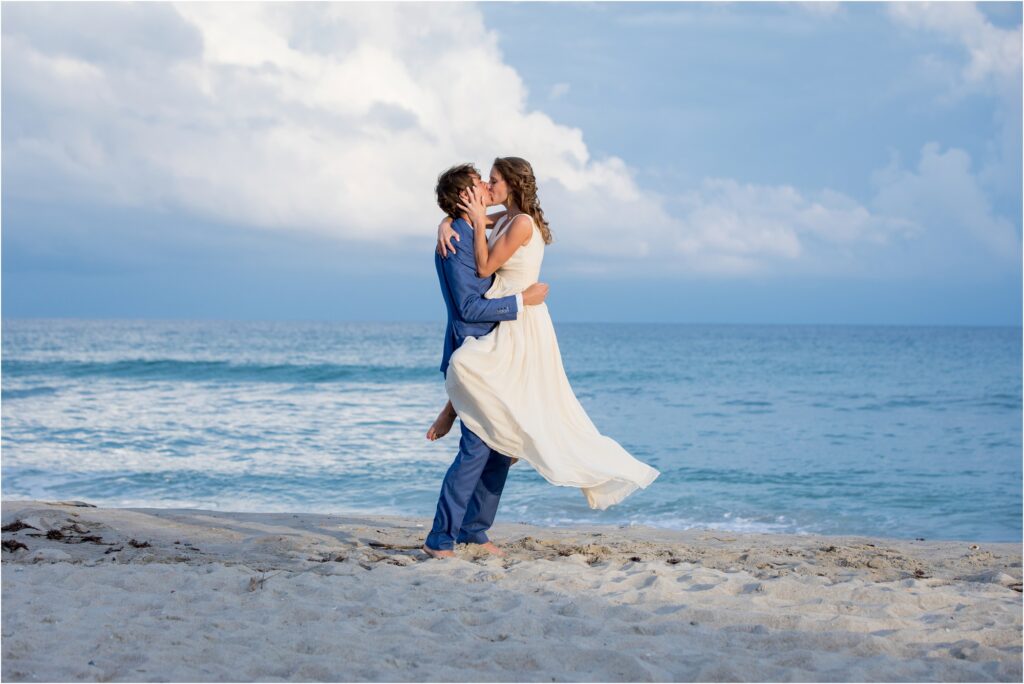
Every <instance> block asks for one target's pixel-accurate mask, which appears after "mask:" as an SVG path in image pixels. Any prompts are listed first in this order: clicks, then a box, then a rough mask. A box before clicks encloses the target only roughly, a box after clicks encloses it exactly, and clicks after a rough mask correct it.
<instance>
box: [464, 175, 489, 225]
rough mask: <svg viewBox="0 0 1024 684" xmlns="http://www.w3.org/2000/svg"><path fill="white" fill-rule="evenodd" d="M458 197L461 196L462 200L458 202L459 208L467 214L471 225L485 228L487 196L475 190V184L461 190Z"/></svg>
mask: <svg viewBox="0 0 1024 684" xmlns="http://www.w3.org/2000/svg"><path fill="white" fill-rule="evenodd" d="M459 197H461V198H462V202H460V203H459V209H462V210H463V211H464V212H466V213H467V214H468V215H469V220H470V221H471V222H472V223H473V227H474V228H476V229H477V230H486V229H487V198H486V197H484V195H483V194H482V193H479V192H477V189H476V187H475V186H470V187H469V188H467V189H466V190H463V191H462V192H461V193H459Z"/></svg>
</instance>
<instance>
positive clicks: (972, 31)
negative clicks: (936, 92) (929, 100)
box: [886, 2, 1024, 197]
mask: <svg viewBox="0 0 1024 684" xmlns="http://www.w3.org/2000/svg"><path fill="white" fill-rule="evenodd" d="M886 9H887V11H888V14H889V16H890V17H891V18H892V19H893V20H894V21H895V22H897V23H898V24H900V25H904V26H908V27H910V28H914V29H917V30H921V31H927V32H930V33H933V34H935V35H937V36H939V37H941V38H942V39H943V40H944V41H946V42H947V43H949V44H951V45H955V46H957V47H958V48H960V49H961V50H962V53H963V56H964V57H965V59H964V60H963V61H962V62H949V61H945V60H942V59H940V58H939V57H937V56H936V55H926V56H925V57H924V60H925V64H926V65H927V66H928V67H929V68H930V69H931V71H932V72H933V73H934V74H935V75H936V76H938V77H939V78H941V79H944V80H945V82H946V83H947V84H948V86H947V90H946V92H944V93H942V94H941V95H940V98H939V101H940V102H953V103H955V102H957V101H959V100H961V99H963V98H966V97H970V96H972V95H976V94H979V93H980V94H983V95H988V96H992V97H994V98H995V99H996V102H997V107H996V109H995V112H994V115H993V116H994V121H993V123H994V124H995V130H996V131H997V133H996V135H995V137H994V138H993V139H992V140H991V141H990V142H989V144H988V150H987V154H986V157H985V159H983V161H982V165H981V168H980V169H979V171H978V174H977V176H978V179H979V181H980V182H981V183H982V184H983V185H984V186H985V187H987V188H989V189H990V190H991V191H993V192H997V193H1005V194H1006V195H1007V196H1009V197H1016V196H1017V194H1018V193H1019V192H1020V187H1021V169H1020V167H1021V157H1020V150H1021V116H1022V110H1021V101H1022V99H1021V95H1022V93H1021V71H1022V40H1024V34H1022V28H1021V26H1017V27H1015V28H1000V27H998V26H995V25H994V24H992V22H990V21H989V20H988V18H987V17H985V15H984V14H982V12H981V11H980V10H979V9H978V8H977V7H976V6H975V4H974V3H969V2H909V3H891V4H887V5H886Z"/></svg>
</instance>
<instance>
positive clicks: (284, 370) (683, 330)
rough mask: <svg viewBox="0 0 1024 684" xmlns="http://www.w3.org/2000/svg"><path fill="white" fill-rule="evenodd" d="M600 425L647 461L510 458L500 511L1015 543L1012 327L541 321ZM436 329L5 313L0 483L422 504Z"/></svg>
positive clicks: (145, 501)
mask: <svg viewBox="0 0 1024 684" xmlns="http://www.w3.org/2000/svg"><path fill="white" fill-rule="evenodd" d="M556 330H557V333H558V337H559V344H560V346H561V350H562V354H563V359H564V362H565V367H566V372H567V373H568V375H569V380H570V382H571V383H572V386H573V388H574V390H575V391H576V393H577V396H578V397H579V399H580V401H581V403H582V404H583V406H584V408H586V410H587V411H588V413H589V414H590V417H591V418H592V419H593V421H594V423H595V424H596V425H597V426H598V427H599V428H600V429H601V431H602V432H603V433H605V434H607V435H609V436H610V437H613V438H614V439H616V440H618V441H619V442H620V443H621V444H622V445H623V446H624V447H626V448H627V449H628V450H629V451H630V452H631V453H633V454H634V455H635V456H637V457H638V458H640V459H641V460H643V461H645V462H647V463H650V464H651V465H653V466H654V467H656V468H658V469H659V470H660V471H661V472H662V475H661V476H660V477H659V478H658V479H657V480H656V481H655V482H654V483H653V484H652V485H651V486H650V487H649V488H648V489H646V490H643V491H639V492H637V493H635V494H633V495H632V496H631V497H630V498H628V499H627V500H626V501H624V502H623V503H621V504H619V505H617V506H613V507H612V508H609V509H608V510H606V511H593V510H591V509H589V508H588V507H587V505H586V501H585V499H584V496H583V494H582V493H581V492H580V491H579V490H577V489H574V488H568V487H555V486H552V485H550V484H548V483H547V482H546V481H545V480H543V478H541V477H540V476H539V475H538V474H537V473H536V472H534V471H533V470H532V469H531V468H530V466H529V465H528V464H527V463H526V462H524V461H520V463H518V464H516V465H514V466H513V467H512V469H511V470H510V472H509V478H508V482H507V484H506V487H505V490H504V494H503V496H502V500H501V506H500V508H499V511H498V520H504V521H523V522H529V523H534V524H541V525H579V524H586V523H602V524H615V523H618V524H627V525H628V524H644V525H653V526H660V527H667V528H690V527H710V528H718V529H726V530H736V531H756V532H786V533H821V534H864V535H879V536H889V537H899V538H915V537H924V538H927V539H971V540H979V541H1019V540H1020V537H1021V514H1022V510H1021V489H1022V480H1021V424H1022V423H1021V419H1022V414H1021V330H1020V328H1013V327H1011V328H992V327H916V326H915V327H893V326H879V327H872V326H833V325H829V326H809V325H794V326H785V325H775V326H765V325H669V324H651V325H634V324H557V323H556ZM442 332H443V326H442V324H440V323H437V324H421V323H395V324H353V323H326V322H235V321H219V322H218V321H150V320H117V321H101V320H74V319H65V320H38V319H31V320H5V321H3V325H2V339H3V346H2V381H0V384H2V399H0V413H2V439H0V449H2V452H0V455H2V494H3V496H4V497H8V498H28V497H31V498H40V499H82V500H86V501H89V502H91V503H94V504H97V505H105V506H155V507H182V506H190V507H203V508H214V509H223V510H248V511H308V512H318V513H340V512H354V513H359V514H372V513H386V514H396V515H407V516H417V517H419V518H421V519H422V520H423V521H424V523H425V524H426V525H427V527H429V523H430V520H431V519H432V517H433V513H434V507H435V504H436V502H437V495H438V491H439V488H440V485H441V480H442V478H443V476H444V474H445V471H446V470H447V468H448V466H449V464H450V463H451V461H452V459H453V457H454V455H455V453H456V451H457V448H458V426H456V428H455V429H454V430H453V431H452V433H451V434H450V435H449V436H448V437H446V438H444V439H443V440H440V441H438V442H433V443H432V442H428V441H427V440H426V438H425V432H426V430H427V428H428V427H429V425H430V424H431V422H432V421H433V419H434V417H435V416H436V414H437V412H438V411H439V410H440V409H441V407H442V406H443V404H444V402H445V395H444V386H443V383H442V376H441V374H440V372H439V371H438V366H439V361H440V354H441V341H442Z"/></svg>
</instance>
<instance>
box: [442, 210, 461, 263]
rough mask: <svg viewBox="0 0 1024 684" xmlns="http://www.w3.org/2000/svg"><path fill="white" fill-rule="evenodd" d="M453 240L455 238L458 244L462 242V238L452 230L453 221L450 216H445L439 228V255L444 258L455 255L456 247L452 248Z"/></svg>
mask: <svg viewBox="0 0 1024 684" xmlns="http://www.w3.org/2000/svg"><path fill="white" fill-rule="evenodd" d="M452 238H455V241H456V242H460V241H461V240H462V238H460V237H459V234H458V233H456V232H455V231H454V230H452V219H451V217H449V216H445V217H444V220H443V221H441V224H440V225H439V226H438V227H437V253H438V254H440V255H441V256H442V257H446V256H448V255H449V254H455V247H453V246H452Z"/></svg>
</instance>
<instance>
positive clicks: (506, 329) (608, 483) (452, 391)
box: [427, 157, 660, 510]
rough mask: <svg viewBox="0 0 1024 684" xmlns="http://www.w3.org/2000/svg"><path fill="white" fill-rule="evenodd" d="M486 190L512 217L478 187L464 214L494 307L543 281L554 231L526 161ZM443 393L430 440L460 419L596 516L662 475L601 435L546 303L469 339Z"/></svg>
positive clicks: (495, 177) (502, 165)
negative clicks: (573, 490) (574, 494)
mask: <svg viewBox="0 0 1024 684" xmlns="http://www.w3.org/2000/svg"><path fill="white" fill-rule="evenodd" d="M488 189H489V191H490V195H491V196H490V200H491V204H503V205H505V207H506V211H504V212H500V213H498V214H494V215H492V216H490V217H489V216H488V215H487V198H486V197H483V196H481V195H480V194H479V193H477V192H476V190H475V188H470V190H469V191H468V194H467V198H466V202H465V204H461V205H459V206H460V208H462V209H463V210H464V211H466V213H467V214H468V215H469V216H470V219H471V220H472V223H473V229H474V240H473V242H474V251H475V257H476V263H477V275H479V276H480V277H487V276H489V275H491V274H492V273H493V274H494V283H493V285H492V286H491V288H490V289H489V290H488V291H487V293H486V295H485V296H486V297H487V298H489V299H494V298H496V297H503V296H507V295H511V294H515V293H517V292H522V291H523V290H524V289H526V288H527V287H528V286H529V285H530V284H531V283H535V282H537V281H538V280H539V276H540V266H541V262H542V261H543V259H544V245H546V244H550V243H551V230H550V228H549V227H548V223H547V221H545V220H544V212H543V211H542V210H541V208H540V203H539V202H538V200H537V184H536V180H535V178H534V175H533V168H532V167H531V166H530V164H529V163H528V162H527V161H526V160H524V159H520V158H518V157H499V158H498V159H495V160H494V166H493V168H492V169H491V176H490V184H489V188H488ZM490 221H494V222H495V223H494V228H493V230H492V233H491V237H490V239H489V240H488V238H487V235H486V230H487V227H488V224H489V222H490ZM450 226H451V220H450V219H446V221H445V222H443V223H442V225H441V228H440V232H439V235H440V237H441V239H444V238H445V237H446V234H447V233H448V232H449V231H450ZM445 388H446V389H447V390H448V398H449V401H448V404H447V405H446V406H445V409H444V410H443V411H442V412H441V414H440V415H439V416H438V418H437V421H435V423H434V425H432V426H431V428H430V430H429V431H428V432H427V438H428V439H431V440H433V439H437V438H439V437H441V436H443V435H444V434H446V433H447V432H448V430H450V429H451V426H452V423H454V421H455V417H456V415H458V417H459V418H461V419H462V422H463V423H465V425H466V426H467V427H469V429H470V430H472V431H473V432H475V433H476V434H477V435H479V436H480V438H481V439H482V440H483V441H484V442H485V443H486V444H487V445H488V446H489V447H491V448H492V449H494V450H495V451H498V452H499V453H502V454H505V455H506V456H509V457H512V458H514V459H519V458H521V459H523V460H525V461H526V462H528V463H529V464H530V465H532V466H533V467H534V468H535V469H536V470H537V472H539V473H540V474H541V475H542V476H543V477H544V478H545V479H546V480H547V481H548V482H550V483H552V484H555V485H559V486H564V487H579V488H580V489H582V490H583V493H584V495H585V496H586V498H587V503H588V504H589V505H590V507H591V508H596V509H602V510H603V509H605V508H607V507H609V506H611V505H612V504H616V503H618V502H620V501H622V500H623V499H624V498H626V497H627V496H628V495H629V494H631V493H632V492H634V491H636V490H637V489H638V488H645V487H647V486H648V485H649V484H651V482H653V481H654V479H655V478H656V477H658V475H660V473H659V471H658V470H656V469H654V468H652V467H651V466H649V465H647V464H645V463H642V462H641V461H638V460H637V459H635V458H633V456H631V455H630V454H629V453H628V452H627V451H626V450H625V449H623V448H622V447H621V446H620V445H619V444H618V443H617V442H616V441H615V440H613V439H611V438H609V437H605V436H604V435H602V434H601V433H600V432H598V430H597V428H596V427H594V424H593V423H592V422H591V420H590V418H589V417H588V416H587V414H586V411H584V410H583V407H582V406H581V405H580V403H579V401H578V400H577V399H576V395H575V394H573V391H572V387H571V386H570V385H569V379H568V378H567V377H566V375H565V369H564V368H563V366H562V357H561V354H560V352H559V350H558V340H557V338H556V337H555V329H554V326H553V325H552V323H551V316H550V315H549V314H548V309H547V305H545V304H540V305H538V306H528V307H525V308H524V309H523V310H522V311H521V313H520V315H519V317H518V318H517V319H516V320H512V321H504V322H502V323H500V324H499V325H498V327H496V328H495V329H494V330H493V331H491V332H490V333H488V334H487V335H484V336H482V337H475V338H474V337H471V338H468V339H466V341H465V342H464V343H463V344H462V346H461V347H460V348H459V349H457V350H456V351H455V353H454V354H452V357H451V361H450V365H449V367H448V372H447V375H446V378H445Z"/></svg>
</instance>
